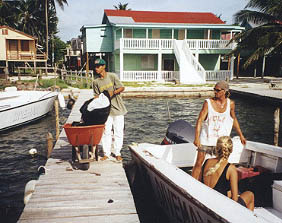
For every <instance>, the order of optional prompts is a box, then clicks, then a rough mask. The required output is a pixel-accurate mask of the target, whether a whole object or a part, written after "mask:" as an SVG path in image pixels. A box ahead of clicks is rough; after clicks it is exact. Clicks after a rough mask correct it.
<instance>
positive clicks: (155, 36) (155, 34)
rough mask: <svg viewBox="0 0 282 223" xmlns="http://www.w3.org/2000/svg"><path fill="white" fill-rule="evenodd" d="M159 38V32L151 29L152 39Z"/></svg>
mask: <svg viewBox="0 0 282 223" xmlns="http://www.w3.org/2000/svg"><path fill="white" fill-rule="evenodd" d="M159 38H160V30H159V29H152V39H159Z"/></svg>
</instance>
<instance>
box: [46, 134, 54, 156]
mask: <svg viewBox="0 0 282 223" xmlns="http://www.w3.org/2000/svg"><path fill="white" fill-rule="evenodd" d="M52 150H53V136H52V133H50V132H48V133H47V158H49V157H50V156H51V153H52Z"/></svg>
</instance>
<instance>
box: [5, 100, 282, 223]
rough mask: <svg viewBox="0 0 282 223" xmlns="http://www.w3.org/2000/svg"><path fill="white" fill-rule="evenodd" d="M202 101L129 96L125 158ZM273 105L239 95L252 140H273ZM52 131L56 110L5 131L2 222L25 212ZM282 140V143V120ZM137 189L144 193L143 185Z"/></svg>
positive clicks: (191, 118) (193, 114) (157, 139)
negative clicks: (26, 191)
mask: <svg viewBox="0 0 282 223" xmlns="http://www.w3.org/2000/svg"><path fill="white" fill-rule="evenodd" d="M203 101H204V99H203V98H194V99H193V98H188V99H171V98H170V99H153V98H150V99H148V98H146V99H142V98H132V99H126V100H125V104H126V106H127V109H128V111H129V112H128V114H127V115H126V117H125V138H124V148H123V150H122V155H123V156H124V157H125V161H127V160H130V159H131V156H130V154H129V152H128V149H127V145H129V144H131V143H132V142H136V143H142V142H148V143H157V144H159V143H161V141H162V140H163V137H164V136H165V133H166V129H167V126H168V124H169V123H171V122H173V121H175V120H178V119H184V120H186V121H188V122H190V123H191V124H192V125H193V126H194V125H195V123H196V119H197V117H198V114H199V111H200V110H201V107H202V103H203ZM274 110H275V107H274V106H270V105H265V104H262V103H255V101H245V100H242V99H236V114H237V118H238V120H239V123H240V125H241V129H242V131H243V133H244V135H245V137H246V138H247V139H249V140H253V141H259V142H264V143H269V144H273V113H274ZM281 113H282V112H281ZM68 115H69V111H68V110H64V111H60V123H61V124H64V123H65V121H66V119H67V117H68ZM280 119H281V117H280ZM48 132H51V133H52V134H53V136H55V117H54V115H53V114H52V115H49V116H48V117H46V118H44V119H42V120H40V121H38V122H36V123H33V124H30V125H27V126H24V127H20V128H18V129H15V130H13V131H10V132H6V133H4V134H1V135H0V219H1V222H16V221H17V219H18V217H19V215H20V214H21V211H22V209H23V195H24V186H25V184H26V183H27V182H28V181H29V180H32V179H37V177H38V175H37V169H38V167H39V166H40V165H44V164H45V162H46V146H47V145H46V135H47V133H48ZM233 135H235V134H234V133H233ZM279 144H280V145H282V124H281V125H280V138H279ZM31 148H36V149H37V150H38V155H37V156H35V157H31V156H30V155H28V151H29V150H30V149H31ZM138 193H140V194H142V191H139V192H138ZM145 197H146V196H145ZM143 198H144V196H143ZM141 203H142V204H141V206H143V207H144V206H146V205H147V204H146V202H145V200H142V199H141ZM143 203H144V204H145V205H144V204H143ZM150 207H152V206H150ZM154 208H156V207H155V206H154ZM138 210H139V211H140V212H141V213H142V215H143V216H145V217H144V219H146V221H147V222H152V219H153V221H154V222H162V221H161V220H156V219H162V218H161V217H160V215H161V214H159V212H157V211H155V210H153V211H152V210H151V212H149V213H148V212H146V213H145V212H144V209H142V208H141V209H138ZM158 214H159V215H158Z"/></svg>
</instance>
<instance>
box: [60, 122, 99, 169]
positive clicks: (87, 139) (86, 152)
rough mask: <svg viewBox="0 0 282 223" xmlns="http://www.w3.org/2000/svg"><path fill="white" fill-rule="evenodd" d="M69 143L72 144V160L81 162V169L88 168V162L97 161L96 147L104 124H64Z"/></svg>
mask: <svg viewBox="0 0 282 223" xmlns="http://www.w3.org/2000/svg"><path fill="white" fill-rule="evenodd" d="M63 127H64V129H65V132H66V135H67V137H68V140H69V143H70V144H71V145H72V161H73V162H78V163H80V164H81V169H83V170H88V169H89V166H90V162H93V161H94V160H96V161H98V149H96V145H98V143H99V142H100V140H101V138H102V135H103V132H104V128H105V125H89V126H71V124H69V123H67V124H65V125H64V126H63Z"/></svg>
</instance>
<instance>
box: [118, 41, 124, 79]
mask: <svg viewBox="0 0 282 223" xmlns="http://www.w3.org/2000/svg"><path fill="white" fill-rule="evenodd" d="M119 70H120V74H119V79H120V80H121V81H123V39H122V41H121V42H120V53H119Z"/></svg>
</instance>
